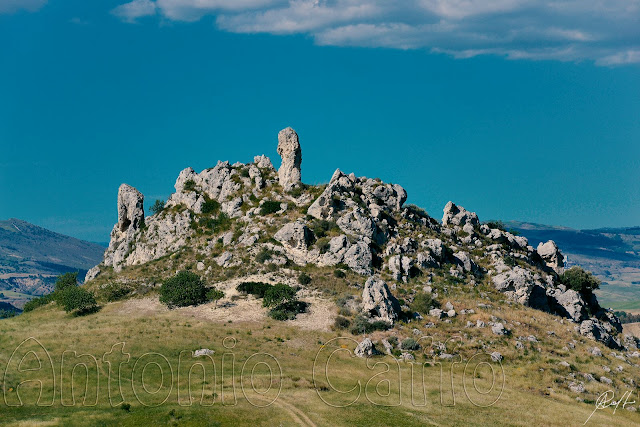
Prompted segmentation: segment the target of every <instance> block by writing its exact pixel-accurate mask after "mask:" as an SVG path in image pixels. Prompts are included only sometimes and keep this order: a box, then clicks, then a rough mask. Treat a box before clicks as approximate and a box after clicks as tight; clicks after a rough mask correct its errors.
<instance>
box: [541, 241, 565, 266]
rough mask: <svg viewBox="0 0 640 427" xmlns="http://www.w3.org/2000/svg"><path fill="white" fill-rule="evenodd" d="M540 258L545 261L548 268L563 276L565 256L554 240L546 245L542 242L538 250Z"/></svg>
mask: <svg viewBox="0 0 640 427" xmlns="http://www.w3.org/2000/svg"><path fill="white" fill-rule="evenodd" d="M536 252H538V255H540V258H542V260H543V261H544V263H545V264H546V265H547V267H549V268H551V269H553V271H555V272H556V273H558V274H562V272H563V271H564V255H562V252H560V249H558V245H556V242H554V241H553V240H549V241H547V242H545V243H542V242H540V244H539V245H538V248H537V249H536Z"/></svg>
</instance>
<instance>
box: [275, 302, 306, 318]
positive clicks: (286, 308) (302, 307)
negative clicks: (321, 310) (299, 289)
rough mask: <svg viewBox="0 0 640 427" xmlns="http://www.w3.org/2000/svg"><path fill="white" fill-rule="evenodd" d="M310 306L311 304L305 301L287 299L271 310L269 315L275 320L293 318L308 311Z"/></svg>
mask: <svg viewBox="0 0 640 427" xmlns="http://www.w3.org/2000/svg"><path fill="white" fill-rule="evenodd" d="M308 306H309V304H307V303H306V302H303V301H298V300H291V301H286V302H283V303H282V304H278V305H276V306H275V307H274V308H272V309H271V310H269V317H271V318H272V319H275V320H293V319H295V318H296V316H297V315H298V314H300V313H304V312H305V311H307V307H308Z"/></svg>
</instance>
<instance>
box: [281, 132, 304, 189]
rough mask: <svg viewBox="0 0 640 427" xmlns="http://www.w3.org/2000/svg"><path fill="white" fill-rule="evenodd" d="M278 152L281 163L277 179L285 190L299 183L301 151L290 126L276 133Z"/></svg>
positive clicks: (296, 135)
mask: <svg viewBox="0 0 640 427" xmlns="http://www.w3.org/2000/svg"><path fill="white" fill-rule="evenodd" d="M278 154H279V155H280V157H282V164H281V165H280V169H278V180H279V181H280V185H281V186H282V188H284V189H285V191H288V190H291V189H292V188H294V187H295V186H297V185H298V184H300V182H301V181H300V164H301V163H302V151H301V150H300V141H299V140H298V134H297V133H296V131H295V130H293V129H291V128H290V127H288V128H286V129H282V130H281V131H280V133H278Z"/></svg>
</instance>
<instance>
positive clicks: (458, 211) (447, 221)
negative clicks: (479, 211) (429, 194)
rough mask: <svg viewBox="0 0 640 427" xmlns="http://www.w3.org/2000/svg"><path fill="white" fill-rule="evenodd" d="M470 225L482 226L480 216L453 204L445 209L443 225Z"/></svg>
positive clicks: (449, 204) (448, 204)
mask: <svg viewBox="0 0 640 427" xmlns="http://www.w3.org/2000/svg"><path fill="white" fill-rule="evenodd" d="M465 224H470V225H472V226H476V225H480V221H479V220H478V215H476V214H475V212H469V211H467V210H466V209H465V208H463V207H462V206H457V205H456V204H455V203H453V202H449V203H447V205H446V206H445V207H444V215H443V216H442V225H457V226H460V227H462V226H464V225H465Z"/></svg>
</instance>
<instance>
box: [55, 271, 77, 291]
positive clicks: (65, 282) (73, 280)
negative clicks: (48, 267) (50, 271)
mask: <svg viewBox="0 0 640 427" xmlns="http://www.w3.org/2000/svg"><path fill="white" fill-rule="evenodd" d="M76 286H78V272H75V273H64V274H61V275H60V276H58V278H57V279H56V283H55V291H54V292H62V291H64V290H65V289H67V288H74V287H76Z"/></svg>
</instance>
